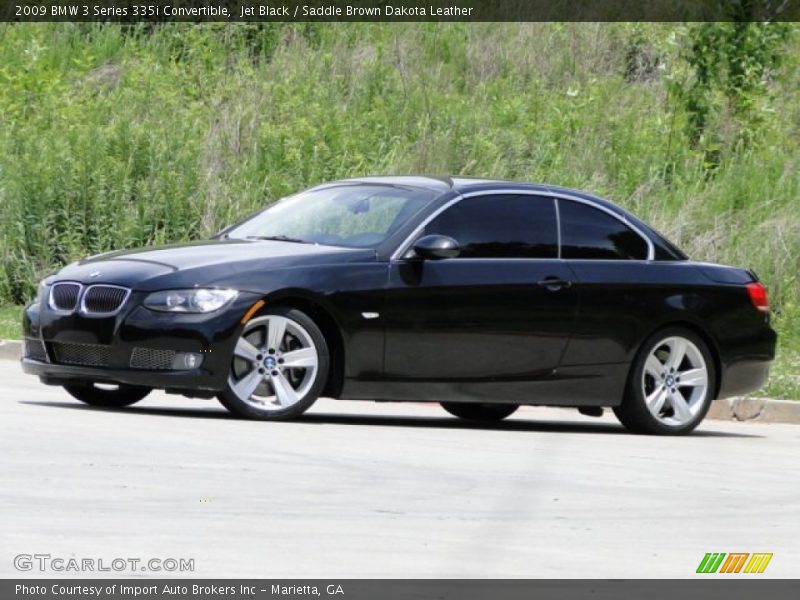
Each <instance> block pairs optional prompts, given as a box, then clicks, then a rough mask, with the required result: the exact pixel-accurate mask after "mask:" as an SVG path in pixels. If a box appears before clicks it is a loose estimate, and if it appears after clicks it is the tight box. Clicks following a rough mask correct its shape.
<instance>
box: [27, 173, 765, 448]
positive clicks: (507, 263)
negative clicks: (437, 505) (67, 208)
mask: <svg viewBox="0 0 800 600" xmlns="http://www.w3.org/2000/svg"><path fill="white" fill-rule="evenodd" d="M24 332H25V351H24V357H23V359H22V366H23V369H24V370H25V372H27V373H31V374H34V375H38V376H39V378H40V379H41V380H42V381H43V382H44V383H47V384H52V385H60V386H64V388H65V389H66V390H67V391H68V392H69V393H70V394H71V395H72V396H74V397H75V398H77V399H79V400H81V401H83V402H86V403H88V404H92V405H97V406H107V407H121V406H126V405H129V404H132V403H134V402H137V401H139V400H141V399H142V398H144V397H145V396H146V395H147V394H148V393H149V392H150V391H151V390H152V389H154V388H159V389H163V390H166V391H167V392H171V393H177V394H183V395H186V396H190V397H208V398H211V397H215V396H216V397H217V398H219V400H220V402H222V404H223V405H224V406H225V407H227V408H228V409H229V410H230V411H232V412H233V413H235V414H237V415H240V416H244V417H250V418H255V419H290V418H293V417H297V416H298V415H300V414H301V413H302V412H303V411H305V410H306V409H307V408H309V407H310V406H311V405H312V404H313V403H314V401H315V400H316V399H317V398H318V397H319V396H329V397H333V398H348V399H365V400H388V401H430V402H440V403H441V404H442V406H443V407H444V408H445V409H446V410H447V411H449V412H450V413H452V414H453V415H456V416H458V417H462V418H465V419H473V420H499V419H502V418H504V417H507V416H508V415H510V414H512V413H513V412H514V411H515V410H516V409H517V408H518V407H519V406H520V405H549V406H568V407H576V408H578V409H580V410H581V411H582V412H584V413H586V414H598V413H601V412H602V408H601V407H604V406H608V407H613V410H614V412H615V413H616V415H617V417H618V418H619V419H620V421H621V422H622V423H623V424H624V425H625V426H626V427H627V428H628V429H630V430H632V431H637V432H645V433H657V434H679V433H687V432H689V431H691V430H693V429H694V428H695V427H696V426H697V424H698V423H699V422H700V421H701V420H702V419H703V417H704V416H705V414H706V412H707V411H708V408H709V405H710V403H711V402H712V401H713V400H714V399H716V398H724V397H728V396H732V395H739V394H744V393H747V392H751V391H754V390H756V389H758V388H759V387H761V386H762V385H763V384H764V382H765V381H766V379H767V375H768V372H769V367H770V363H771V361H772V360H773V358H774V352H775V342H776V334H775V332H774V331H773V330H772V328H771V327H770V314H769V305H768V300H767V294H766V290H765V287H764V285H763V284H762V283H760V282H759V281H758V278H757V277H756V276H755V274H754V273H752V272H751V271H748V270H745V269H740V268H734V267H727V266H720V265H715V264H706V263H698V262H693V261H691V260H689V259H688V258H687V257H686V256H685V255H684V254H683V253H682V252H681V251H680V250H679V249H678V248H676V247H675V246H674V245H673V244H672V243H670V242H669V241H668V240H666V239H665V238H664V237H663V236H662V235H660V234H659V233H658V232H656V231H655V230H653V229H652V228H651V227H649V226H647V225H646V224H645V223H643V222H642V221H640V220H639V219H637V218H636V217H634V216H633V215H631V214H629V213H628V212H626V211H624V210H623V209H621V208H619V207H618V206H616V205H614V204H612V203H610V202H608V201H606V200H602V199H600V198H596V197H594V196H591V195H588V194H585V193H583V192H578V191H574V190H569V189H564V188H559V187H553V186H549V185H537V184H527V183H512V182H506V181H492V180H482V179H467V178H455V177H454V178H441V179H439V178H428V177H374V178H362V179H350V180H344V181H337V182H333V183H327V184H323V185H319V186H317V187H314V188H312V189H309V190H307V191H304V192H301V193H298V194H296V195H294V196H290V197H288V198H285V199H284V200H281V201H280V202H277V203H275V204H273V205H271V206H269V207H268V208H266V209H265V210H263V211H261V212H259V213H257V214H255V215H253V216H251V217H249V218H247V219H246V220H244V221H242V222H241V223H239V224H237V225H234V226H232V227H229V228H227V229H225V230H223V231H222V232H221V233H220V234H218V235H217V236H216V237H215V239H213V240H210V241H200V242H196V243H189V244H181V245H174V246H166V247H159V248H147V249H141V250H132V251H120V252H111V253H107V254H102V255H99V256H94V257H91V258H88V259H86V260H83V261H80V262H77V263H74V264H71V265H68V266H66V267H64V268H63V269H61V270H60V271H59V272H58V273H56V274H55V275H53V276H51V277H48V278H46V279H45V280H44V281H42V283H41V285H40V289H39V293H38V295H37V298H36V299H35V301H34V302H32V303H31V304H30V305H29V306H28V307H27V309H26V311H25V315H24Z"/></svg>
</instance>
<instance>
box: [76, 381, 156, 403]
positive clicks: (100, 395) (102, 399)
mask: <svg viewBox="0 0 800 600" xmlns="http://www.w3.org/2000/svg"><path fill="white" fill-rule="evenodd" d="M64 389H65V390H67V392H68V393H69V394H70V396H72V397H73V398H75V399H77V400H80V401H81V402H84V403H86V404H89V405H91V406H102V407H104V408H122V407H124V406H130V405H131V404H134V403H136V402H139V400H141V399H143V398H144V397H145V396H147V394H149V393H150V392H151V391H152V390H151V389H150V388H148V387H139V386H133V385H104V384H99V383H92V382H89V383H81V384H70V385H65V386H64Z"/></svg>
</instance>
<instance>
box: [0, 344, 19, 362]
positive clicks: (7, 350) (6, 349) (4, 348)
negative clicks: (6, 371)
mask: <svg viewBox="0 0 800 600" xmlns="http://www.w3.org/2000/svg"><path fill="white" fill-rule="evenodd" d="M21 358H22V342H20V341H17V340H0V360H2V359H7V360H19V359H21Z"/></svg>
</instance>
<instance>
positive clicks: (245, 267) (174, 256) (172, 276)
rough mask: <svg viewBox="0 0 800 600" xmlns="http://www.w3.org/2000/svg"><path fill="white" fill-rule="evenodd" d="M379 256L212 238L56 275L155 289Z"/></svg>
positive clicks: (130, 253) (98, 259)
mask: <svg viewBox="0 0 800 600" xmlns="http://www.w3.org/2000/svg"><path fill="white" fill-rule="evenodd" d="M375 260H376V257H375V251H374V250H371V249H360V248H341V247H338V246H321V245H317V244H297V243H292V242H280V241H267V240H263V241H262V240H211V241H204V242H192V243H187V244H173V245H169V246H158V247H153V248H142V249H139V250H121V251H116V252H108V253H105V254H99V255H96V256H91V257H89V258H86V259H84V260H82V261H80V262H77V263H73V264H71V265H68V266H66V267H64V268H63V269H62V270H61V271H59V272H58V274H57V275H56V276H55V277H54V279H57V280H70V281H79V282H81V283H111V284H115V285H123V286H126V287H130V288H133V289H138V290H152V289H158V288H161V289H167V288H178V287H194V286H198V285H216V284H221V283H224V282H225V281H226V280H231V279H232V278H235V277H236V275H237V274H247V273H250V272H254V271H261V272H264V271H269V270H277V269H285V268H290V267H299V266H309V265H324V264H341V263H348V262H364V261H370V262H374V261H375Z"/></svg>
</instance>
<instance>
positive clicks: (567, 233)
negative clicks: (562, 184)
mask: <svg viewBox="0 0 800 600" xmlns="http://www.w3.org/2000/svg"><path fill="white" fill-rule="evenodd" d="M558 213H559V217H560V219H561V258H582V259H613V260H645V259H647V242H645V241H644V239H642V236H640V235H639V234H638V233H636V232H635V231H634V230H633V229H631V228H630V227H628V226H627V225H625V224H624V223H623V222H622V221H620V220H619V219H616V218H615V217H612V216H611V215H609V214H607V213H605V212H603V211H602V210H598V209H596V208H594V207H592V206H587V205H586V204H581V203H580V202H572V201H570V200H559V201H558Z"/></svg>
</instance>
